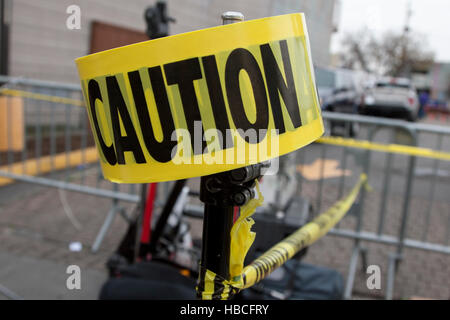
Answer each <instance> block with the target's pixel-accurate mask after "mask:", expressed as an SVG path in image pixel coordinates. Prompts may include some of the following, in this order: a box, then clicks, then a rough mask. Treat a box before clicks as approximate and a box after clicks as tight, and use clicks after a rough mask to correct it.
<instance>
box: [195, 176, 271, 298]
mask: <svg viewBox="0 0 450 320" xmlns="http://www.w3.org/2000/svg"><path fill="white" fill-rule="evenodd" d="M255 183H256V192H257V194H258V198H254V199H251V200H250V201H249V202H248V203H247V204H246V205H245V206H243V207H242V208H241V211H240V215H239V218H238V219H237V220H236V222H235V223H234V224H233V227H232V228H231V232H230V233H231V234H230V238H231V243H230V278H231V280H228V279H224V278H222V277H221V276H219V275H217V274H215V273H214V272H212V271H211V270H208V269H205V268H203V267H201V268H200V273H199V282H198V285H197V288H196V289H197V294H198V297H199V298H201V299H203V300H211V299H214V300H228V299H229V298H231V297H232V296H233V295H234V294H236V293H238V292H239V290H240V288H242V287H243V286H244V281H243V277H242V270H243V267H244V260H245V256H246V255H247V252H248V250H249V249H250V247H251V246H252V244H253V241H254V240H255V233H254V232H252V231H251V228H252V226H253V224H254V223H255V221H254V220H253V219H252V218H251V216H252V215H253V214H254V213H255V210H256V208H257V207H259V206H260V205H262V203H263V202H264V197H263V195H262V193H261V191H260V190H259V184H258V180H256V181H255Z"/></svg>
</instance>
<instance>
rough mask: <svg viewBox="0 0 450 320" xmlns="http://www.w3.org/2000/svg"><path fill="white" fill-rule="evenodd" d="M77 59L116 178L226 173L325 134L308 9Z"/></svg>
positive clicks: (107, 172) (110, 175)
mask: <svg viewBox="0 0 450 320" xmlns="http://www.w3.org/2000/svg"><path fill="white" fill-rule="evenodd" d="M76 63H77V66H78V71H79V76H80V80H81V86H82V89H83V94H84V98H85V101H86V105H87V109H88V114H89V119H90V122H91V125H92V126H91V127H92V128H93V131H94V132H93V133H94V137H95V141H96V145H97V148H98V150H99V154H100V158H101V164H102V169H103V173H104V176H105V177H106V178H107V179H109V180H112V181H115V182H129V183H142V182H158V181H166V180H176V179H184V178H190V177H195V176H202V175H207V174H213V173H217V172H222V171H227V170H231V169H235V168H239V167H243V166H247V165H250V164H254V163H258V162H262V161H266V160H269V159H271V158H275V157H278V156H280V155H283V154H286V153H288V152H291V151H294V150H296V149H298V148H301V147H303V146H305V145H307V144H309V143H311V142H312V141H314V140H316V139H317V138H319V137H320V136H321V135H322V133H323V123H322V118H321V115H320V108H319V103H318V99H317V92H316V88H315V84H314V83H315V81H314V73H313V65H312V62H311V58H310V49H309V42H308V35H307V31H306V25H305V17H304V15H303V14H301V13H299V14H289V15H283V16H276V17H270V18H263V19H257V20H249V21H245V22H240V23H235V24H230V25H224V26H218V27H214V28H209V29H204V30H199V31H194V32H189V33H184V34H179V35H175V36H170V37H166V38H160V39H155V40H150V41H145V42H140V43H137V44H133V45H129V46H125V47H120V48H115V49H111V50H107V51H103V52H99V53H95V54H92V55H88V56H85V57H82V58H78V59H77V60H76Z"/></svg>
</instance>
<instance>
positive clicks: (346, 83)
mask: <svg viewBox="0 0 450 320" xmlns="http://www.w3.org/2000/svg"><path fill="white" fill-rule="evenodd" d="M315 70H316V83H317V88H318V92H319V96H320V100H321V107H322V110H325V111H332V112H341V113H352V114H356V113H358V106H359V104H360V102H361V96H362V95H363V92H364V90H363V88H364V85H363V84H364V74H363V73H361V72H357V71H354V70H349V69H327V68H320V67H316V68H315ZM356 131H357V128H356V127H354V126H351V127H350V128H345V127H344V126H343V124H342V123H340V122H338V121H332V122H331V134H332V135H349V136H354V135H355V134H356Z"/></svg>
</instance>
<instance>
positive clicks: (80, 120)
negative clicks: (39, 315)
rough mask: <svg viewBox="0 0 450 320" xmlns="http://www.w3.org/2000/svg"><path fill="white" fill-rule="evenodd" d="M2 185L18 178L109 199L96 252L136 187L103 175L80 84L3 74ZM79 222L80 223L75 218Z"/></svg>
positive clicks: (133, 199)
mask: <svg viewBox="0 0 450 320" xmlns="http://www.w3.org/2000/svg"><path fill="white" fill-rule="evenodd" d="M0 84H1V87H0V90H1V92H0V121H1V122H2V123H1V124H0V127H1V129H0V176H2V177H3V178H0V186H3V185H7V184H9V183H11V182H12V180H16V181H24V182H28V183H34V184H39V185H43V186H48V187H55V188H58V189H60V190H68V191H76V192H81V193H85V194H90V195H94V196H99V197H105V198H110V199H111V201H112V205H111V209H110V211H109V212H108V214H107V216H106V219H105V221H104V223H103V225H102V227H101V228H100V231H99V233H98V234H97V237H96V239H95V241H94V243H93V245H92V250H93V251H94V252H95V251H97V250H98V249H99V246H100V244H101V242H102V240H103V238H104V236H105V234H106V232H107V230H108V229H109V227H110V226H111V224H112V222H113V220H114V218H115V216H116V215H117V214H120V215H121V216H122V217H124V218H125V219H128V216H127V213H126V212H125V209H124V207H123V206H122V205H121V204H120V202H122V201H123V202H131V203H137V202H139V201H140V196H139V194H140V191H139V187H138V185H135V184H127V185H118V184H114V183H110V182H109V181H106V180H104V179H103V176H102V173H101V169H100V166H99V162H98V159H97V151H96V148H95V146H94V140H93V137H92V134H91V130H90V128H89V124H88V118H87V113H86V110H85V109H84V107H83V97H82V93H81V89H80V86H79V85H72V84H61V83H55V82H47V81H38V80H31V79H24V78H12V77H6V76H0ZM72 222H74V224H75V226H76V225H77V223H76V221H72Z"/></svg>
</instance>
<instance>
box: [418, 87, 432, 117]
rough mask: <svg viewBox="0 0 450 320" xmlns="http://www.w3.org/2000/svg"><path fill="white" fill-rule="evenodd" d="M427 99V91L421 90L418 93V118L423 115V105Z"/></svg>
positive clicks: (428, 97)
mask: <svg viewBox="0 0 450 320" xmlns="http://www.w3.org/2000/svg"><path fill="white" fill-rule="evenodd" d="M429 99H430V95H429V94H428V92H427V91H422V92H421V93H420V94H419V114H418V117H419V118H423V117H425V106H426V105H427V103H428V100H429Z"/></svg>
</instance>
